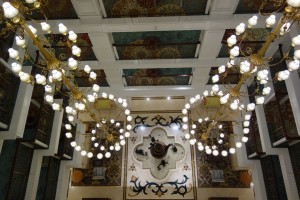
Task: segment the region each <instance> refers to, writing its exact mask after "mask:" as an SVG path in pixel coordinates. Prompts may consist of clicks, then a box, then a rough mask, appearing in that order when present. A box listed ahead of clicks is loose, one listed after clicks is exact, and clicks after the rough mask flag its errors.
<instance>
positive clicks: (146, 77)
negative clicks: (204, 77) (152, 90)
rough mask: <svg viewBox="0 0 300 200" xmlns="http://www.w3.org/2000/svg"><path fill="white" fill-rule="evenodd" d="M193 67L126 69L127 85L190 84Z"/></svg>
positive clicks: (124, 73)
mask: <svg viewBox="0 0 300 200" xmlns="http://www.w3.org/2000/svg"><path fill="white" fill-rule="evenodd" d="M192 75H193V73H192V68H164V69H160V68H153V69H124V70H123V77H124V79H125V82H126V84H125V85H126V86H167V85H190V80H191V78H192Z"/></svg>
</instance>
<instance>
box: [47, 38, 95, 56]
mask: <svg viewBox="0 0 300 200" xmlns="http://www.w3.org/2000/svg"><path fill="white" fill-rule="evenodd" d="M45 36H46V37H47V38H48V40H49V41H50V46H51V48H53V49H54V50H55V54H56V57H61V58H63V60H66V59H68V58H70V57H73V55H72V50H71V48H69V43H68V38H67V36H64V35H62V34H51V35H45ZM76 45H77V46H78V47H79V48H80V49H81V55H80V59H81V60H97V58H96V56H95V54H94V51H93V48H92V47H93V44H92V42H91V40H90V37H89V35H88V34H87V33H78V34H77V42H76ZM46 47H48V48H49V46H46Z"/></svg>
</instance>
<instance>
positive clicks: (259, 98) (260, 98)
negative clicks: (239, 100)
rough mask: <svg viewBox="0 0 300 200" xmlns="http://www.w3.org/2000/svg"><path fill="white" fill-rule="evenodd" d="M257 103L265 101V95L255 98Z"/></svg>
mask: <svg viewBox="0 0 300 200" xmlns="http://www.w3.org/2000/svg"><path fill="white" fill-rule="evenodd" d="M255 102H256V104H258V105H262V104H264V102H265V97H257V98H256V100H255Z"/></svg>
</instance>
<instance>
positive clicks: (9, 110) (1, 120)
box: [0, 62, 20, 131]
mask: <svg viewBox="0 0 300 200" xmlns="http://www.w3.org/2000/svg"><path fill="white" fill-rule="evenodd" d="M19 86H20V79H19V78H18V77H16V76H15V75H14V74H13V73H12V72H11V71H10V70H8V69H7V68H6V67H5V66H4V64H3V63H2V62H0V131H1V130H8V128H9V125H10V123H11V118H12V114H13V111H14V107H15V102H16V98H17V94H18V90H19Z"/></svg>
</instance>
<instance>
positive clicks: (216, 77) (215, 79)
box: [212, 74, 219, 83]
mask: <svg viewBox="0 0 300 200" xmlns="http://www.w3.org/2000/svg"><path fill="white" fill-rule="evenodd" d="M218 81H219V75H217V74H216V75H214V76H213V77H212V82H213V83H217V82H218Z"/></svg>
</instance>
